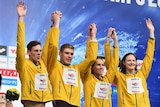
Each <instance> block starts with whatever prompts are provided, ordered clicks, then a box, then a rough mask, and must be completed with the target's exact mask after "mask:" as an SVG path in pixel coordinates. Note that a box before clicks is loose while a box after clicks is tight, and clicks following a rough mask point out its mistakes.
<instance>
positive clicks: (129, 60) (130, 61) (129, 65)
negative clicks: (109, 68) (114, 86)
mask: <svg viewBox="0 0 160 107" xmlns="http://www.w3.org/2000/svg"><path fill="white" fill-rule="evenodd" d="M123 64H124V66H125V68H126V73H127V74H134V73H135V68H136V65H137V61H136V58H135V56H134V55H132V54H130V55H128V56H127V57H126V59H125V61H123Z"/></svg>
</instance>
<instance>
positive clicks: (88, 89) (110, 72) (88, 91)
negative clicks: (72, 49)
mask: <svg viewBox="0 0 160 107" xmlns="http://www.w3.org/2000/svg"><path fill="white" fill-rule="evenodd" d="M106 46H107V44H105V48H106ZM105 53H107V50H106V49H105ZM113 53H114V55H113V57H112V58H113V60H112V62H111V63H110V64H109V66H108V69H107V73H106V75H105V76H104V77H103V78H101V79H97V78H96V77H95V76H94V75H93V74H92V73H91V66H90V67H89V69H88V72H87V73H85V74H84V75H82V82H83V85H84V88H83V89H84V107H112V99H111V93H112V89H110V91H109V93H108V99H99V98H95V97H94V91H95V86H96V82H106V83H110V84H112V82H113V80H114V77H115V74H116V71H117V66H118V58H119V52H118V47H115V48H114V52H113ZM105 55H107V54H105ZM86 56H89V54H87V53H86ZM105 58H107V57H106V56H105Z"/></svg>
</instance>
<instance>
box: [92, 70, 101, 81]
mask: <svg viewBox="0 0 160 107" xmlns="http://www.w3.org/2000/svg"><path fill="white" fill-rule="evenodd" d="M93 75H94V76H95V77H96V78H97V79H100V80H101V79H103V76H102V75H98V74H96V73H94V72H93Z"/></svg>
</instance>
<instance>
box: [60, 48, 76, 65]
mask: <svg viewBox="0 0 160 107" xmlns="http://www.w3.org/2000/svg"><path fill="white" fill-rule="evenodd" d="M73 54H74V50H73V49H70V48H65V49H64V50H63V51H60V53H59V55H60V61H61V62H63V63H64V64H67V65H69V64H71V61H72V58H73Z"/></svg>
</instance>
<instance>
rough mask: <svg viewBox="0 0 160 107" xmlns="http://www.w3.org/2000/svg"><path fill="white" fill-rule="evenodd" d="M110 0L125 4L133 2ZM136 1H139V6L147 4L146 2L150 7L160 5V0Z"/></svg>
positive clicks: (137, 1)
mask: <svg viewBox="0 0 160 107" xmlns="http://www.w3.org/2000/svg"><path fill="white" fill-rule="evenodd" d="M110 2H116V3H123V4H131V3H132V1H131V0H110ZM135 2H136V3H137V5H139V6H143V5H145V3H146V4H147V5H148V6H149V7H154V8H156V7H160V0H157V1H155V0H135Z"/></svg>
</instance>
